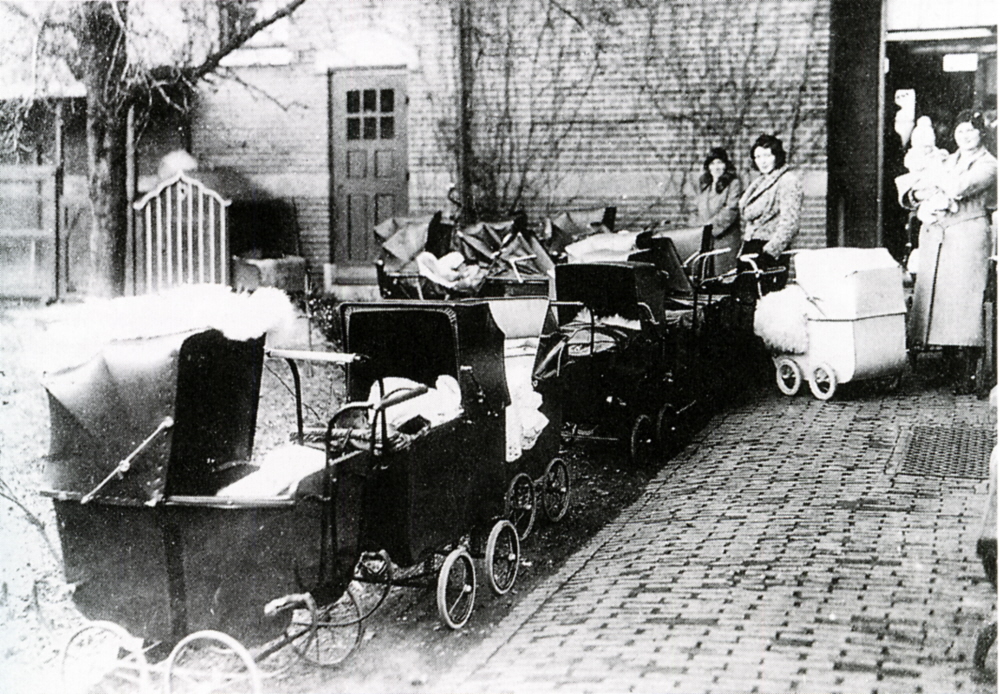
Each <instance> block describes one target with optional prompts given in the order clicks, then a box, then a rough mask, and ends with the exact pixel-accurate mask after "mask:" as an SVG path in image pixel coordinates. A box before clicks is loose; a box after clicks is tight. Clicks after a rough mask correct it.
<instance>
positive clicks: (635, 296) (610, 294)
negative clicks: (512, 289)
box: [556, 262, 664, 321]
mask: <svg viewBox="0 0 1000 694" xmlns="http://www.w3.org/2000/svg"><path fill="white" fill-rule="evenodd" d="M556 296H558V297H559V301H573V302H579V303H582V304H583V305H585V306H586V307H587V308H588V309H590V311H592V312H593V313H594V315H595V316H598V317H605V316H621V317H622V318H625V319H628V320H640V321H643V320H648V319H650V318H651V317H659V316H663V314H664V282H663V279H662V277H661V275H660V273H659V272H658V271H657V268H656V266H655V265H652V264H650V263H637V262H615V263H578V264H574V263H571V264H566V265H557V266H556ZM642 305H645V306H647V307H648V308H649V312H647V311H645V310H644V309H643V308H642ZM650 312H652V316H650ZM654 320H655V319H654Z"/></svg>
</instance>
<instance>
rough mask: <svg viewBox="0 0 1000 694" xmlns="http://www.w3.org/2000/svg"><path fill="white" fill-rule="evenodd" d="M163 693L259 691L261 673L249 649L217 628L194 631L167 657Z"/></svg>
mask: <svg viewBox="0 0 1000 694" xmlns="http://www.w3.org/2000/svg"><path fill="white" fill-rule="evenodd" d="M164 676H165V677H166V687H165V689H164V691H165V692H166V694H189V693H190V694H195V693H197V694H236V693H243V692H248V693H250V694H261V692H262V691H263V687H262V684H261V679H262V678H261V672H260V670H259V669H258V667H257V664H256V663H255V662H254V659H253V656H251V655H250V652H249V651H248V650H247V649H246V648H245V647H244V646H243V645H242V644H241V643H240V642H239V641H237V640H236V639H234V638H233V637H232V636H229V635H228V634H223V633H222V632H219V631H196V632H195V633H193V634H188V635H187V636H185V637H184V638H183V639H181V640H180V641H179V642H178V643H177V645H176V646H174V650H172V651H171V652H170V656H169V657H168V658H167V664H166V670H165V675H164Z"/></svg>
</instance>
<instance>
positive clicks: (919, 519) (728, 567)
mask: <svg viewBox="0 0 1000 694" xmlns="http://www.w3.org/2000/svg"><path fill="white" fill-rule="evenodd" d="M855 385H857V384H855ZM928 427H933V428H928ZM992 427H993V419H992V417H991V416H990V413H989V408H988V404H987V403H986V402H983V401H980V400H977V399H975V398H974V397H961V398H956V397H954V396H952V395H951V394H950V393H949V392H948V391H946V390H939V391H921V390H919V389H918V387H917V385H916V384H914V383H913V382H912V379H911V380H910V381H907V382H906V383H905V384H904V387H903V390H902V391H901V392H900V393H898V394H882V393H878V392H876V391H874V390H873V389H869V388H865V387H864V386H863V384H862V385H861V386H858V387H857V388H855V392H854V393H847V392H846V389H844V392H842V393H841V394H838V397H837V399H835V400H833V401H830V402H826V403H823V402H819V401H817V400H814V399H812V397H810V396H808V395H806V396H803V395H799V396H797V397H794V398H786V397H784V396H781V395H779V394H777V392H776V391H774V392H768V393H762V394H761V395H759V396H756V397H755V398H753V399H752V400H751V401H750V402H749V403H747V404H744V405H741V406H739V407H737V408H735V409H733V410H731V411H730V412H728V413H726V414H724V415H720V416H717V417H715V418H714V419H713V420H712V421H711V422H710V423H709V424H708V426H707V427H706V428H705V429H704V430H703V431H702V432H701V433H700V434H699V435H697V437H696V440H694V441H693V442H692V443H691V444H690V445H689V446H688V447H687V448H686V449H685V450H684V451H683V452H682V453H680V454H679V455H678V456H677V457H676V458H675V459H674V460H673V461H671V462H669V463H667V465H666V466H665V467H664V469H663V470H662V471H661V472H660V474H659V475H658V476H657V477H656V478H655V479H654V480H653V481H652V482H651V483H650V485H649V487H648V489H647V491H646V492H645V494H644V495H643V497H642V498H640V499H639V500H638V501H637V502H636V503H635V504H634V505H633V506H632V507H630V508H628V509H626V510H625V511H624V512H623V513H622V514H621V516H620V517H619V518H618V519H617V520H616V521H615V522H613V523H611V524H610V525H609V526H607V527H606V528H604V530H602V531H601V533H600V534H598V535H597V536H596V537H595V538H594V539H593V540H592V541H591V542H590V543H589V544H588V545H587V546H586V547H584V548H583V549H582V550H581V551H580V552H578V553H577V554H576V555H574V556H573V557H572V558H571V559H570V560H569V561H568V563H567V564H566V565H565V566H564V567H563V569H562V570H561V571H560V572H559V573H558V574H557V575H556V576H554V577H553V578H552V579H550V580H549V581H548V582H547V583H545V584H543V585H542V586H541V587H540V588H539V589H538V590H536V591H535V592H533V593H532V594H531V595H528V596H525V598H524V599H523V600H522V602H521V603H520V604H519V605H518V606H517V607H516V608H515V610H514V611H513V612H512V613H511V614H510V615H509V616H508V617H507V618H506V619H505V620H504V622H502V623H501V625H500V626H499V628H498V629H497V630H496V632H495V634H493V635H492V636H491V637H490V638H489V639H488V640H487V641H485V642H484V643H483V644H481V646H479V647H478V648H476V649H475V650H473V651H472V652H470V653H469V654H467V655H466V657H464V658H463V659H462V660H461V661H460V662H459V663H458V664H457V666H456V668H455V670H454V671H453V672H452V674H451V676H450V677H449V678H447V680H446V681H442V682H439V683H438V686H436V687H435V690H436V691H442V692H490V693H500V692H517V693H518V694H523V693H525V692H573V693H576V692H581V693H582V692H595V693H600V694H611V693H614V692H670V691H674V692H684V693H689V692H711V693H713V694H714V693H718V692H789V691H791V692H845V693H850V694H855V693H858V692H879V694H881V693H883V692H995V691H997V685H996V674H995V672H996V656H995V653H996V651H995V649H994V651H993V654H992V655H991V657H990V660H989V661H988V666H989V667H988V669H987V672H986V673H985V674H984V673H983V672H980V671H977V670H976V669H975V668H974V667H973V666H972V663H971V660H972V651H973V646H974V643H975V639H976V635H977V633H978V631H979V629H980V628H981V627H982V626H983V625H984V624H985V623H986V622H987V621H988V620H991V619H993V618H994V617H995V613H996V601H995V598H994V596H993V589H992V586H991V585H990V584H989V583H988V582H987V581H986V579H985V575H984V573H983V569H982V565H981V563H980V561H979V559H978V558H977V557H976V554H975V542H976V537H977V535H978V531H979V523H980V518H981V510H982V505H983V500H984V498H985V492H986V484H985V481H984V480H983V479H971V478H964V477H959V476H956V472H955V471H947V470H946V471H944V472H945V474H944V476H931V475H927V474H920V475H917V474H908V472H907V471H908V470H910V471H912V469H913V468H912V467H911V465H912V460H913V456H912V455H908V451H911V450H912V449H911V445H910V444H911V440H912V439H914V437H920V436H922V437H923V439H922V440H923V442H924V443H925V444H926V443H927V441H928V440H929V441H931V442H932V443H933V442H934V441H936V440H938V439H939V438H940V437H937V438H935V437H936V436H937V434H940V433H941V432H945V433H947V432H948V431H966V432H971V434H970V435H971V437H972V439H973V442H975V441H978V442H979V443H980V444H982V445H989V434H988V433H985V432H987V431H988V430H990V429H991V428H992ZM977 437H978V438H977ZM982 445H980V446H979V447H978V448H977V447H975V446H973V447H972V448H971V449H967V451H966V455H971V456H974V457H976V458H977V459H978V458H981V457H982V450H983V448H982ZM939 457H942V456H939ZM948 457H951V458H961V457H962V455H959V456H948ZM907 461H910V462H909V463H908V462H907ZM972 462H973V463H977V461H975V460H974V461H972ZM982 465H983V470H985V461H982ZM939 474H940V473H939ZM983 474H985V473H983ZM529 542H530V540H529Z"/></svg>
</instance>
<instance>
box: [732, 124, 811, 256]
mask: <svg viewBox="0 0 1000 694" xmlns="http://www.w3.org/2000/svg"><path fill="white" fill-rule="evenodd" d="M750 165H751V166H752V167H753V168H754V169H755V170H757V171H759V172H760V174H761V175H760V177H758V178H756V179H754V180H753V181H752V182H751V183H750V185H748V186H747V189H746V192H744V193H743V197H741V198H740V203H739V212H740V223H741V224H742V226H743V247H742V248H741V249H740V255H747V254H756V255H757V266H758V267H759V268H760V269H762V270H766V269H769V268H773V267H775V266H777V265H778V264H779V263H778V258H779V257H780V256H781V254H782V253H783V252H784V251H786V250H788V248H789V246H791V245H792V241H793V240H794V239H795V237H796V236H797V235H798V233H799V216H800V214H801V211H802V178H801V176H799V173H798V172H797V171H795V170H794V169H791V168H789V166H788V165H787V155H786V154H785V148H784V145H782V143H781V140H779V139H778V138H777V137H775V136H773V135H761V136H760V137H758V138H757V140H756V141H754V143H753V146H752V147H751V148H750Z"/></svg>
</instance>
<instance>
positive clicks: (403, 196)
mask: <svg viewBox="0 0 1000 694" xmlns="http://www.w3.org/2000/svg"><path fill="white" fill-rule="evenodd" d="M406 105H407V97H406V73H405V72H404V71H403V70H402V69H392V70H388V69H354V70H339V71H336V72H334V73H333V74H332V75H331V77H330V119H331V122H330V157H331V169H332V170H331V185H332V186H333V190H332V195H331V197H332V199H333V230H332V233H333V238H332V240H331V241H332V243H331V247H332V249H333V262H334V263H335V264H338V265H339V264H345V265H358V264H369V263H371V262H372V261H374V260H375V259H376V257H377V256H378V250H379V246H378V244H377V243H376V240H375V235H374V233H373V232H372V229H373V228H374V227H375V225H376V224H379V223H380V222H382V221H383V220H386V219H389V218H390V217H402V216H405V215H406V214H407V211H408V209H409V200H408V179H409V172H408V159H407V149H406Z"/></svg>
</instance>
